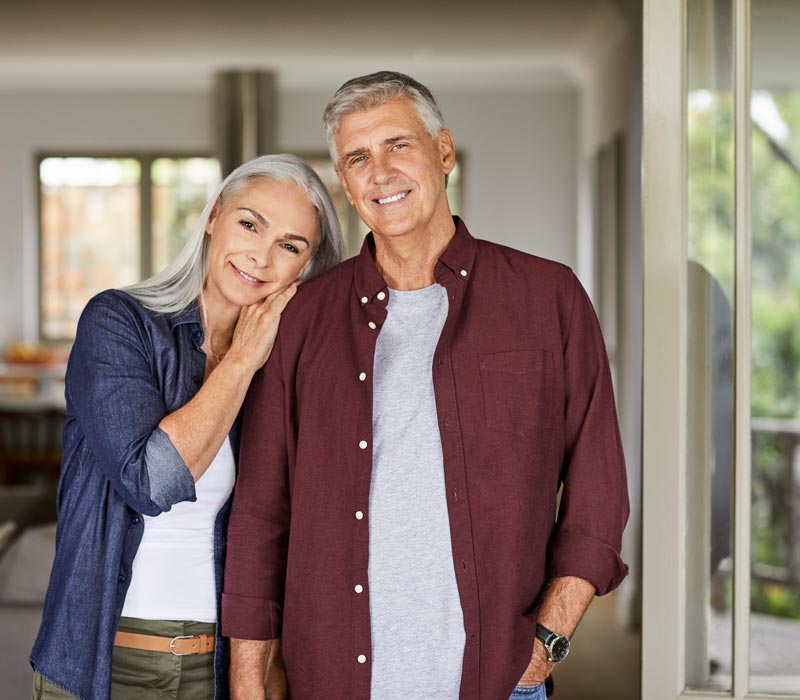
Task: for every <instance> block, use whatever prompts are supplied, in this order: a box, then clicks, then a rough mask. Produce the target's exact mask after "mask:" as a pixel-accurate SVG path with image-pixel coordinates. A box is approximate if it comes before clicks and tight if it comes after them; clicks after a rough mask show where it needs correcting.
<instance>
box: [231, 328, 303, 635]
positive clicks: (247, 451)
mask: <svg viewBox="0 0 800 700" xmlns="http://www.w3.org/2000/svg"><path fill="white" fill-rule="evenodd" d="M280 345H281V340H280V333H279V334H278V340H277V342H276V344H275V347H274V348H273V350H272V354H271V356H270V359H269V361H268V362H267V364H266V366H265V367H264V368H263V369H262V370H260V371H259V372H257V373H256V375H255V377H254V379H253V382H252V384H251V386H250V390H249V392H248V395H247V399H246V400H245V405H244V419H243V423H242V440H241V447H240V451H239V474H238V477H237V481H236V488H235V492H234V498H233V505H232V508H231V518H230V523H229V525H228V547H227V556H226V561H225V584H224V589H223V593H222V634H224V635H225V636H227V637H233V638H236V639H254V640H267V639H275V638H277V637H280V636H281V629H282V626H283V600H284V591H285V578H286V557H287V552H288V542H289V521H290V501H289V475H288V464H289V462H288V449H287V424H288V423H289V422H290V416H289V409H288V402H287V400H286V391H285V385H284V382H283V381H282V379H281V376H280V372H279V369H278V368H279V366H280V354H281V351H280Z"/></svg>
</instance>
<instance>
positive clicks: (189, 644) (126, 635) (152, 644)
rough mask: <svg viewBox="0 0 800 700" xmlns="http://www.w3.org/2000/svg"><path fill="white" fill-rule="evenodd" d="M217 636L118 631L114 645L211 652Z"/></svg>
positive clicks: (183, 652)
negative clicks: (162, 635) (162, 634)
mask: <svg viewBox="0 0 800 700" xmlns="http://www.w3.org/2000/svg"><path fill="white" fill-rule="evenodd" d="M215 642H216V637H215V636H214V635H213V634H198V635H194V636H182V637H157V636H156V635H153V634H134V633H133V632H117V636H116V637H114V646H117V647H125V648H126V649H142V650H143V651H161V652H169V653H170V654H175V656H186V655H187V654H210V653H212V652H213V651H214V644H215Z"/></svg>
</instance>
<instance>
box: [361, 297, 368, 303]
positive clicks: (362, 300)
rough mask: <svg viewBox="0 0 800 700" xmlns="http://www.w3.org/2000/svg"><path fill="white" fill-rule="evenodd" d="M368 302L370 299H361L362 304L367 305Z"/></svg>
mask: <svg viewBox="0 0 800 700" xmlns="http://www.w3.org/2000/svg"><path fill="white" fill-rule="evenodd" d="M368 301H369V299H367V297H361V303H362V304H366V303H367V302H368Z"/></svg>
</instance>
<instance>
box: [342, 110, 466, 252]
mask: <svg viewBox="0 0 800 700" xmlns="http://www.w3.org/2000/svg"><path fill="white" fill-rule="evenodd" d="M335 142H336V151H337V153H338V154H339V161H338V163H337V164H336V165H337V172H338V175H339V179H340V180H341V182H342V185H343V187H344V190H345V193H346V194H347V198H348V199H349V200H350V203H351V204H352V205H353V206H354V207H355V208H356V210H357V211H358V214H359V216H360V217H361V219H362V220H363V221H364V223H365V224H366V225H367V226H369V228H370V229H371V230H372V231H373V232H374V233H375V234H376V235H379V236H384V237H394V236H403V235H414V234H417V235H420V236H425V235H426V234H427V233H428V231H429V227H430V226H431V225H433V226H436V225H438V224H439V222H445V221H449V220H450V207H449V205H448V203H447V194H446V191H445V176H446V175H448V174H449V173H450V171H451V170H452V169H453V167H454V165H455V146H454V144H453V137H452V136H451V134H450V132H449V131H448V130H447V129H443V130H442V131H441V132H440V133H439V134H438V135H437V136H435V137H432V136H431V135H430V134H429V133H428V131H427V130H426V129H425V125H424V124H423V123H422V120H421V119H420V118H419V114H418V112H417V108H416V106H415V105H414V103H413V102H412V101H411V100H410V99H408V98H405V97H403V98H398V99H395V100H391V101H389V102H385V103H383V104H382V105H379V106H378V107H375V108H373V109H370V110H368V111H366V112H354V113H352V114H349V115H347V116H345V117H343V118H342V119H341V121H340V122H339V129H338V131H337V133H336V136H335Z"/></svg>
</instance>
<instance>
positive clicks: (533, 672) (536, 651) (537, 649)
mask: <svg viewBox="0 0 800 700" xmlns="http://www.w3.org/2000/svg"><path fill="white" fill-rule="evenodd" d="M554 668H555V664H554V663H553V662H552V661H548V660H547V650H546V649H545V648H544V644H542V643H541V642H540V641H539V640H538V639H537V640H535V641H534V643H533V657H532V658H531V662H530V663H529V664H528V668H526V669H525V673H523V674H522V678H520V679H519V682H518V683H517V685H539V684H540V683H544V682H545V681H546V680H547V677H548V676H549V675H550V674H551V673H552V672H553V669H554Z"/></svg>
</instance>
